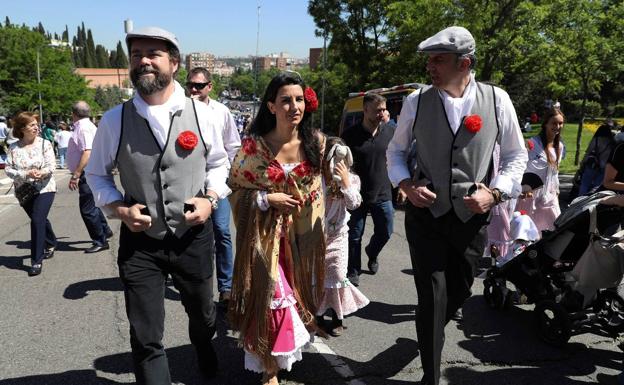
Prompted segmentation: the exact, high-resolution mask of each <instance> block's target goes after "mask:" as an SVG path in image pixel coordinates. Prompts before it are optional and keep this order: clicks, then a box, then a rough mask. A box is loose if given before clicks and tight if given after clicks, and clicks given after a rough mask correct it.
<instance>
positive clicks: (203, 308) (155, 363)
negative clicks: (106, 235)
mask: <svg viewBox="0 0 624 385" xmlns="http://www.w3.org/2000/svg"><path fill="white" fill-rule="evenodd" d="M213 260H214V237H213V234H212V221H211V220H210V219H209V220H208V221H207V222H206V223H205V224H204V225H200V226H195V227H193V228H191V229H190V230H189V231H187V232H186V234H184V236H183V237H182V238H180V239H178V238H176V237H175V236H174V235H171V234H167V236H166V237H165V238H164V239H163V240H158V239H154V238H151V237H149V236H147V235H146V234H145V233H142V232H141V233H133V232H131V231H130V230H129V229H128V228H127V227H126V226H125V225H123V224H122V226H121V231H120V239H119V257H118V261H117V263H118V265H119V275H120V277H121V280H122V282H123V284H124V295H125V300H126V314H127V315H128V321H129V322H130V344H131V347H132V358H133V361H134V368H135V375H136V380H137V383H138V384H149V385H155V384H159V385H160V384H166V385H169V384H171V377H170V375H169V364H168V362H167V357H166V355H165V350H164V347H163V344H162V338H163V332H164V321H165V306H164V293H165V279H166V277H167V275H168V274H171V277H172V278H173V284H174V286H175V287H176V288H177V289H178V290H179V291H180V297H181V299H182V305H183V306H184V310H185V311H186V313H187V314H188V317H189V336H190V339H191V343H192V344H193V345H194V346H195V349H196V352H197V356H198V359H199V360H200V362H199V364H200V365H202V362H201V359H202V358H203V357H206V356H208V357H213V355H211V354H208V353H206V352H208V351H212V342H211V340H212V337H213V336H214V334H215V314H216V313H215V306H214V303H213V299H212V269H213V264H214V262H213Z"/></svg>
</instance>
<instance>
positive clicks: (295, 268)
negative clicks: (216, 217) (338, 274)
mask: <svg viewBox="0 0 624 385" xmlns="http://www.w3.org/2000/svg"><path fill="white" fill-rule="evenodd" d="M317 106H318V100H317V99H316V94H315V93H314V91H313V90H312V89H311V88H309V87H306V85H305V83H304V82H303V80H302V79H301V76H299V74H297V73H295V72H283V73H281V74H279V75H277V76H275V77H274V78H273V79H272V80H271V82H270V83H269V85H268V87H267V90H266V92H265V95H264V97H263V100H262V103H261V105H260V110H259V111H258V115H257V116H256V118H255V120H254V121H253V122H252V123H251V126H250V128H249V135H248V136H247V137H246V138H245V139H243V141H242V143H241V148H240V150H239V151H238V153H237V154H236V156H235V158H234V160H233V162H232V169H231V170H230V177H229V180H228V184H229V186H230V188H231V189H232V195H231V196H230V202H231V206H232V213H233V217H234V223H235V225H236V232H237V239H236V258H235V262H234V274H233V280H232V296H231V299H230V302H229V308H228V317H229V319H230V326H231V327H232V329H233V330H236V331H238V332H239V342H240V344H241V345H242V347H243V349H244V350H245V368H246V369H248V370H251V371H255V372H259V373H263V377H262V383H263V384H265V385H267V384H268V385H276V384H278V380H277V373H278V371H279V370H280V369H286V370H290V369H291V366H292V364H293V363H294V362H296V361H299V360H301V359H302V349H303V347H304V346H305V345H306V344H307V343H308V342H310V339H311V334H310V332H313V331H315V330H317V326H316V324H315V317H314V314H316V308H317V304H318V303H319V301H320V299H321V297H322V292H323V275H324V258H325V237H324V234H323V218H324V214H325V210H324V200H323V196H322V195H323V191H322V179H321V165H322V158H323V147H324V144H325V143H324V141H325V138H324V137H323V136H321V135H320V134H318V133H317V132H316V131H314V130H313V129H312V127H311V126H310V125H309V124H306V121H307V120H308V118H309V117H310V115H311V113H312V112H313V111H314V110H316V108H317Z"/></svg>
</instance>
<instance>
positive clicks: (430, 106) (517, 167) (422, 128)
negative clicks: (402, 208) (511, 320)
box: [387, 27, 527, 385]
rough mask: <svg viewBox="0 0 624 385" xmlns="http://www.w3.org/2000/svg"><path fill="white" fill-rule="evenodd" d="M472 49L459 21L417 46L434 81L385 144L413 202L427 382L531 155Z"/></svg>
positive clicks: (409, 103)
mask: <svg viewBox="0 0 624 385" xmlns="http://www.w3.org/2000/svg"><path fill="white" fill-rule="evenodd" d="M475 48H476V47H475V40H474V38H473V37H472V35H471V33H470V32H469V31H468V30H467V29H465V28H462V27H449V28H446V29H444V30H442V31H440V32H438V33H436V34H435V35H433V36H431V37H429V38H428V39H426V40H424V41H423V42H421V43H420V44H419V45H418V52H422V53H425V54H427V55H428V61H427V71H428V72H429V75H430V76H431V82H432V85H431V86H428V87H425V88H422V89H420V90H418V91H414V92H413V93H412V94H410V95H409V96H408V97H407V98H406V100H405V102H404V103H403V108H402V110H401V114H400V119H399V122H398V126H397V128H396V131H395V134H394V137H393V138H392V141H391V142H390V144H389V145H388V150H387V163H388V174H389V177H390V181H391V182H392V183H393V184H394V185H395V186H400V187H401V188H402V190H403V191H404V192H405V193H406V194H407V198H408V200H409V203H408V205H407V207H406V213H405V231H406V235H407V240H408V244H409V249H410V257H411V260H412V266H413V270H414V282H415V283H416V291H417V293H418V311H417V317H416V332H417V335H418V346H419V350H420V357H421V361H422V366H423V371H424V376H423V378H422V380H421V384H427V385H430V384H433V385H437V384H438V383H439V380H440V361H441V355H442V348H443V345H444V327H445V326H446V324H447V323H448V322H449V320H450V319H451V317H452V316H453V315H454V314H455V312H456V311H457V310H458V309H460V308H461V306H462V304H463V303H464V301H465V300H466V299H467V298H468V297H470V295H471V290H470V289H471V286H472V283H473V281H474V274H475V272H476V265H477V261H478V259H479V258H480V257H481V256H482V254H483V249H484V247H485V242H486V238H487V237H486V233H485V230H486V227H485V225H486V224H487V222H488V213H489V210H490V208H491V207H493V206H494V205H496V204H498V203H500V202H502V201H504V200H506V199H508V198H509V197H510V195H511V194H512V193H513V192H514V191H515V188H514V187H515V186H519V184H520V180H521V178H522V173H523V171H524V169H525V167H526V162H527V152H526V150H525V148H524V141H523V139H522V134H521V131H520V127H519V126H518V119H517V117H516V113H515V110H514V107H513V105H512V103H511V100H510V98H509V95H508V94H507V93H506V92H505V91H503V90H501V89H500V88H497V87H494V86H491V85H486V84H484V83H480V82H477V81H475V76H474V73H473V68H474V66H475V64H476V57H475ZM495 146H500V153H501V157H500V167H499V169H498V170H493V166H492V165H493V159H492V158H493V152H494V147H495ZM495 171H496V172H495ZM493 175H496V176H495V177H493Z"/></svg>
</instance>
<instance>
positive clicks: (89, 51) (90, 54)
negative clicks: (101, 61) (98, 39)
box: [84, 30, 97, 68]
mask: <svg viewBox="0 0 624 385" xmlns="http://www.w3.org/2000/svg"><path fill="white" fill-rule="evenodd" d="M84 55H85V56H84V61H85V66H86V67H88V68H93V67H97V59H96V54H95V43H94V42H93V35H92V34H91V30H89V31H88V33H87V45H86V47H85V49H84Z"/></svg>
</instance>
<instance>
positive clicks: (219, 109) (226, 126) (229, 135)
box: [208, 99, 241, 163]
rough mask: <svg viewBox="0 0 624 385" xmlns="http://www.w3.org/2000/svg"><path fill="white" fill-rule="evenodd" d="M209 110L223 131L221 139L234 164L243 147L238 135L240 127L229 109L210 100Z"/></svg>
mask: <svg viewBox="0 0 624 385" xmlns="http://www.w3.org/2000/svg"><path fill="white" fill-rule="evenodd" d="M208 108H209V109H210V111H211V112H212V114H213V115H214V117H213V118H212V119H214V122H216V123H215V124H216V126H217V128H218V129H220V130H222V135H221V138H222V139H223V145H224V146H225V151H226V152H227V154H228V159H229V160H230V163H232V160H233V159H234V157H235V156H236V153H237V152H238V149H239V148H240V146H241V140H240V135H239V134H238V127H236V122H235V121H234V117H233V116H232V113H230V109H229V108H227V107H226V106H225V105H224V104H223V103H219V102H218V101H216V100H212V99H210V102H209V103H208Z"/></svg>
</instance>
